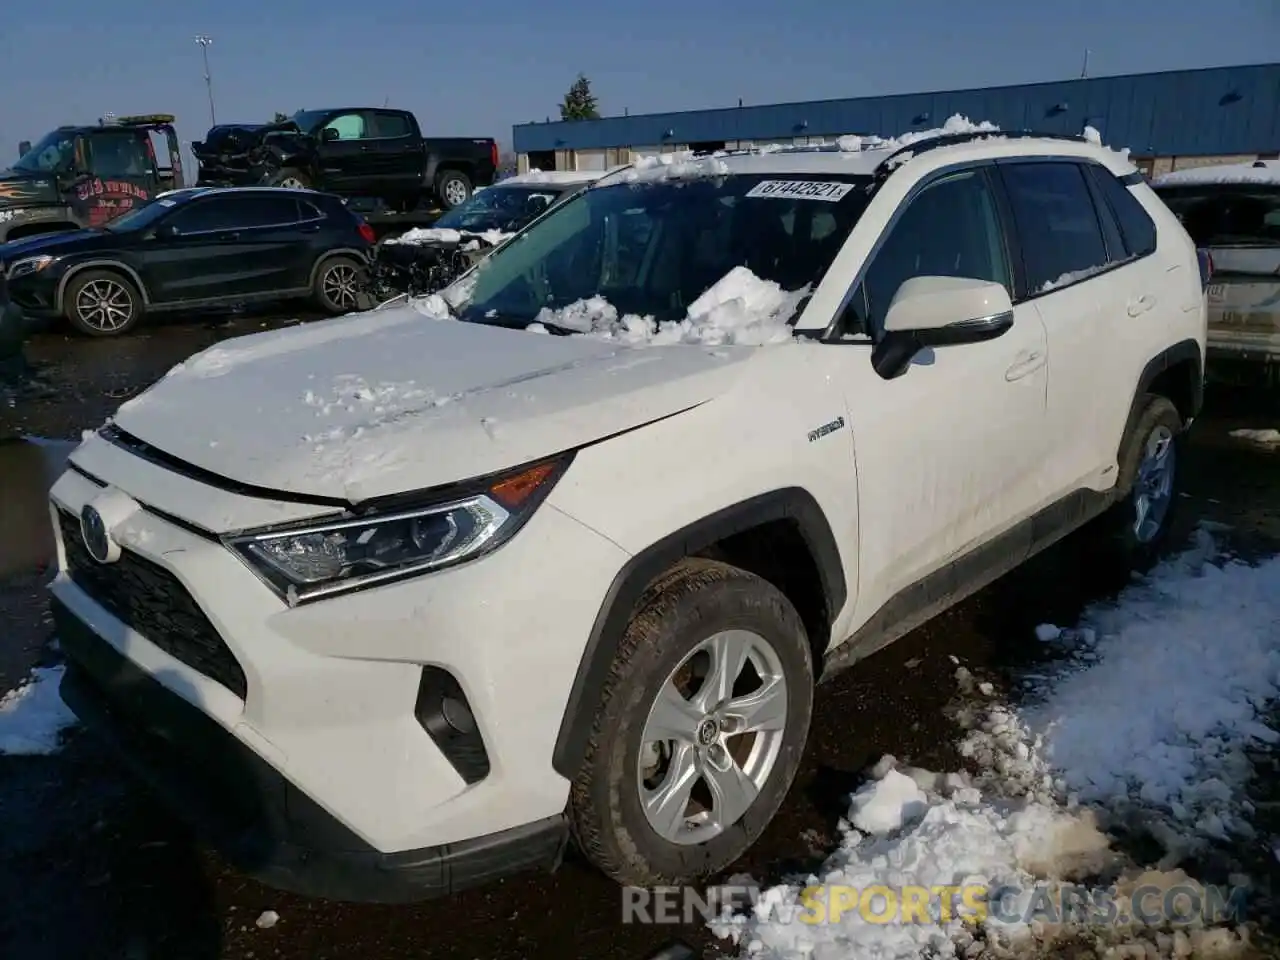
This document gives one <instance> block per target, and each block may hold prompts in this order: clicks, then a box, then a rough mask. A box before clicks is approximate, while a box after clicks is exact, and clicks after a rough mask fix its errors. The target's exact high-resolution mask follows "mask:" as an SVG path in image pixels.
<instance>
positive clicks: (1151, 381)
mask: <svg viewBox="0 0 1280 960" xmlns="http://www.w3.org/2000/svg"><path fill="white" fill-rule="evenodd" d="M1148 393H1158V394H1160V395H1161V396H1163V397H1167V398H1168V399H1169V400H1170V401H1172V402H1173V405H1174V406H1175V407H1177V408H1178V413H1179V415H1181V417H1182V421H1183V423H1184V424H1188V423H1190V422H1191V421H1192V420H1193V419H1195V418H1196V417H1197V416H1199V415H1200V409H1201V407H1202V406H1203V405H1204V356H1203V354H1202V353H1201V350H1200V344H1199V343H1197V342H1196V341H1195V340H1191V339H1187V340H1179V341H1178V342H1177V343H1175V344H1172V345H1171V346H1168V347H1166V348H1165V349H1164V350H1161V351H1160V352H1159V353H1158V354H1156V355H1155V356H1154V357H1152V358H1151V359H1150V360H1148V361H1147V365H1146V366H1145V367H1143V368H1142V375H1141V376H1140V377H1139V378H1138V388H1137V390H1135V391H1134V394H1133V400H1132V402H1131V403H1130V405H1129V417H1128V419H1127V420H1125V428H1124V433H1123V434H1122V435H1121V437H1120V442H1119V444H1118V445H1117V447H1116V456H1117V458H1119V457H1120V456H1122V455H1123V450H1124V443H1125V440H1126V438H1127V437H1128V436H1129V431H1130V430H1131V429H1132V428H1133V424H1134V421H1136V420H1137V418H1138V417H1139V416H1140V415H1141V414H1142V398H1143V397H1145V396H1146V395H1147V394H1148Z"/></svg>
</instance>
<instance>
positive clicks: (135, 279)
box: [54, 258, 151, 313]
mask: <svg viewBox="0 0 1280 960" xmlns="http://www.w3.org/2000/svg"><path fill="white" fill-rule="evenodd" d="M94 269H97V270H113V271H115V272H116V273H122V274H124V275H125V276H126V277H128V278H129V280H130V282H132V283H133V285H134V286H135V287H137V288H138V293H139V294H140V295H141V296H142V305H143V306H144V307H148V306H150V305H151V296H150V294H148V293H147V285H146V284H145V283H143V281H142V277H141V275H139V273H138V271H137V270H134V269H133V267H131V266H129V265H128V264H127V263H122V262H120V261H119V260H108V259H103V258H96V259H93V260H85V261H83V262H81V263H77V264H75V265H74V266H72V267H70V268H69V269H68V270H67V272H66V273H64V274H63V275H62V279H61V280H59V281H58V289H57V292H56V293H55V294H54V309H56V310H57V311H58V312H59V313H62V311H63V308H64V306H65V304H64V302H63V301H64V295H65V294H66V291H67V287H68V285H70V283H71V281H72V280H73V279H75V277H76V275H77V274H80V273H83V272H84V271H86V270H94Z"/></svg>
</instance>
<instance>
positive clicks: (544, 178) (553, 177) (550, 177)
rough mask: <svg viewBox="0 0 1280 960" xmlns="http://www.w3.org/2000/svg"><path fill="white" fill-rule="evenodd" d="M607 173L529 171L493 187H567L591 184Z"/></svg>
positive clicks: (589, 171)
mask: <svg viewBox="0 0 1280 960" xmlns="http://www.w3.org/2000/svg"><path fill="white" fill-rule="evenodd" d="M614 169H615V170H617V169H619V168H618V167H615V168H614ZM608 172H609V171H606V170H530V171H529V172H528V173H518V174H516V175H515V176H514V177H507V178H506V179H505V180H499V181H498V182H497V183H495V184H494V186H495V187H518V186H525V185H527V184H539V183H545V184H547V185H550V184H554V183H559V184H568V185H572V184H575V183H591V182H592V181H593V180H599V179H600V178H601V177H603V176H604V175H605V174H606V173H608Z"/></svg>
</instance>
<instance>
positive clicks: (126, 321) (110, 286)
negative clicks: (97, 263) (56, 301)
mask: <svg viewBox="0 0 1280 960" xmlns="http://www.w3.org/2000/svg"><path fill="white" fill-rule="evenodd" d="M62 312H63V313H64V314H65V316H66V318H67V319H68V320H70V321H71V325H72V326H73V327H75V328H76V330H78V331H79V332H80V333H83V334H86V335H88V336H91V337H115V336H119V335H120V334H123V333H127V332H128V331H129V330H132V329H133V328H134V327H135V326H137V324H138V321H139V320H141V319H142V294H141V293H140V292H139V291H138V288H137V286H135V285H134V283H133V281H131V280H130V279H129V278H128V277H126V276H125V275H124V274H122V273H116V272H115V271H113V270H85V271H84V272H83V273H78V274H76V275H75V276H74V277H72V278H71V282H70V283H69V284H67V289H66V291H65V292H64V294H63V297H62Z"/></svg>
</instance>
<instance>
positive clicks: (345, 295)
mask: <svg viewBox="0 0 1280 960" xmlns="http://www.w3.org/2000/svg"><path fill="white" fill-rule="evenodd" d="M367 285H368V270H367V268H366V267H365V266H364V265H363V264H361V263H360V262H359V261H357V260H356V259H355V258H353V257H330V258H329V259H328V260H325V261H324V262H323V263H321V264H320V269H318V270H317V271H316V279H315V283H314V284H313V287H312V296H313V298H314V299H315V301H316V304H317V305H318V306H319V307H320V309H321V310H323V311H324V312H325V313H327V314H330V315H331V316H338V315H340V314H344V313H354V312H355V311H357V310H360V309H362V308H363V305H364V303H365V294H366V292H367V291H366V290H365V287H366V286H367Z"/></svg>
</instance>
